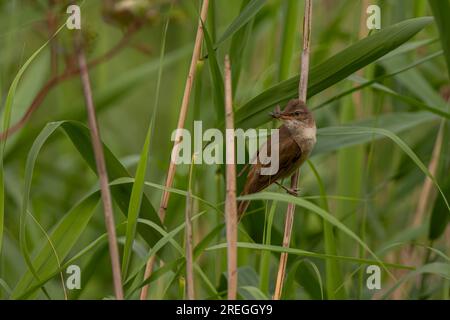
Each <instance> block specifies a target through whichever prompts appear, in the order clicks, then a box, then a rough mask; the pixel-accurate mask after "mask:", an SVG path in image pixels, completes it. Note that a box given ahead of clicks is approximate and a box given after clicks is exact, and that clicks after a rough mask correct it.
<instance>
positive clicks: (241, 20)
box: [215, 0, 266, 47]
mask: <svg viewBox="0 0 450 320" xmlns="http://www.w3.org/2000/svg"><path fill="white" fill-rule="evenodd" d="M265 3H266V0H251V1H250V3H249V4H247V6H245V8H244V9H243V10H241V12H240V14H239V16H238V17H236V18H235V19H234V20H233V22H231V24H230V25H229V26H228V28H227V29H226V30H225V32H224V33H223V34H222V36H221V37H220V38H219V40H218V41H217V42H216V45H215V46H216V47H218V46H219V45H221V44H222V43H223V42H224V41H226V40H227V39H228V38H229V37H231V36H232V35H233V34H235V33H236V32H237V31H239V30H240V29H241V28H242V27H244V26H245V25H246V24H247V23H248V22H249V21H250V20H251V19H252V18H253V17H254V16H255V15H256V14H257V13H258V12H259V10H261V8H262V7H263V6H264V4H265Z"/></svg>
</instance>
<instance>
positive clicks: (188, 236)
mask: <svg viewBox="0 0 450 320" xmlns="http://www.w3.org/2000/svg"><path fill="white" fill-rule="evenodd" d="M195 158H196V154H195V153H194V155H193V156H192V162H191V169H190V170H189V171H190V172H189V187H188V192H187V195H186V210H185V226H186V227H185V228H186V229H185V243H186V244H185V246H186V248H185V252H186V293H187V299H188V300H195V286H194V257H193V256H194V254H193V250H194V249H193V245H192V221H191V219H192V178H193V173H194V164H195Z"/></svg>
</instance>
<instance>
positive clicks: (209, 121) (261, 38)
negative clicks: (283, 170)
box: [0, 0, 450, 300]
mask: <svg viewBox="0 0 450 320" xmlns="http://www.w3.org/2000/svg"><path fill="white" fill-rule="evenodd" d="M11 3H12V2H11ZM48 3H49V2H47V1H41V2H40V4H39V6H34V5H33V4H32V3H31V2H30V1H16V2H15V5H14V6H13V5H11V4H9V2H5V3H4V4H2V5H1V6H0V26H1V27H2V30H4V32H3V33H2V34H1V35H0V43H1V45H2V56H1V58H0V97H4V100H2V109H1V110H0V111H1V112H2V129H3V131H4V130H5V129H6V128H8V127H11V125H14V124H15V123H17V121H18V119H20V118H21V117H22V116H23V115H24V113H25V112H27V108H28V107H30V106H29V105H28V104H30V103H32V102H33V101H34V100H35V99H36V98H37V100H39V103H38V104H37V105H34V106H33V107H34V108H35V110H34V112H33V113H32V114H31V117H30V118H29V119H28V120H27V121H26V123H25V126H23V127H22V128H21V129H20V130H18V132H16V133H14V134H10V135H9V136H8V140H7V141H6V139H3V140H2V141H0V299H61V298H63V297H64V295H63V290H62V288H61V287H62V285H61V275H62V277H63V278H64V279H66V276H67V274H66V268H67V267H68V266H70V265H72V264H76V265H78V266H80V268H81V270H82V289H81V290H79V291H71V290H69V292H68V297H69V299H104V298H108V297H110V296H111V295H112V292H113V286H112V282H111V266H110V261H109V258H108V239H107V234H106V233H105V226H104V221H103V219H102V216H101V215H100V214H98V213H100V210H99V208H100V205H99V204H100V201H101V196H100V192H99V187H98V177H97V175H96V165H95V159H94V154H93V152H92V146H91V145H92V144H91V138H90V132H89V129H88V128H87V127H86V125H85V122H86V112H85V109H84V97H83V95H82V90H81V87H80V80H79V78H78V75H77V74H75V75H74V76H73V78H71V79H70V80H66V81H62V82H60V83H57V84H56V85H55V86H54V87H52V88H51V90H49V91H48V92H46V93H45V95H43V96H42V97H40V96H38V97H36V94H38V92H39V91H40V90H41V89H45V88H43V86H44V85H45V83H46V81H48V80H49V79H50V78H51V77H53V76H54V75H55V74H61V73H63V72H64V71H65V70H66V69H65V68H66V67H67V68H69V69H70V68H71V67H76V61H72V60H73V54H74V51H73V36H74V33H73V32H59V31H60V30H62V29H59V30H52V31H50V30H45V26H46V24H42V25H41V24H39V27H37V26H38V25H37V22H36V21H41V20H42V19H40V18H39V17H45V16H47V13H48V9H49V8H48V7H47V6H48V5H49V4H48ZM329 3H331V4H329ZM196 4H197V2H196ZM303 4H304V3H303V2H302V1H295V0H287V1H265V0H242V1H234V2H233V1H232V2H222V1H213V2H212V3H210V11H209V14H208V19H207V21H204V22H203V23H204V25H203V27H204V41H203V48H202V51H203V52H202V60H201V61H199V62H198V71H199V72H198V77H197V78H196V81H195V84H194V90H195V94H194V95H192V96H193V97H194V96H195V99H193V101H190V106H189V108H190V109H189V112H188V115H187V119H186V125H185V127H186V128H191V127H192V122H193V120H201V121H203V123H204V125H203V128H204V129H206V128H213V127H217V128H219V129H223V123H224V114H225V113H224V85H223V83H224V80H223V72H222V70H223V60H224V56H225V55H226V54H228V55H229V56H230V59H231V62H232V71H233V72H232V75H233V79H232V84H233V98H234V101H233V106H234V107H235V126H236V127H240V128H244V129H247V128H257V127H260V126H262V127H264V128H272V127H275V126H277V125H278V124H277V123H274V122H273V123H270V122H269V120H270V117H269V116H268V115H267V113H268V112H269V111H272V108H274V107H275V106H277V105H280V107H282V108H283V107H284V105H285V103H286V102H287V101H288V100H290V99H292V98H295V97H296V96H297V90H298V80H299V76H298V75H297V76H293V77H292V75H295V74H296V73H297V70H298V66H299V62H300V61H299V60H300V59H299V58H300V52H299V51H298V49H299V48H300V47H301V39H302V35H301V32H300V30H301V17H302V12H303V9H302V8H303ZM327 4H328V5H330V6H331V7H326V5H327ZM427 4H429V5H428V6H427ZM380 6H382V12H383V21H382V29H381V30H378V31H371V32H370V35H369V36H367V37H366V38H364V39H362V40H359V41H353V40H354V39H357V38H358V37H359V35H360V32H361V33H362V31H364V34H366V32H365V31H366V30H359V28H360V27H361V26H360V24H359V22H360V20H361V19H364V18H365V10H361V9H364V8H361V7H360V6H359V5H358V6H355V5H354V4H353V1H349V0H340V1H331V2H329V1H326V2H325V1H324V2H321V1H314V8H313V16H314V17H313V20H312V21H313V22H312V23H313V30H312V46H311V66H312V67H311V70H310V78H309V88H308V95H309V97H308V105H309V106H310V107H311V109H312V110H313V113H314V116H315V120H316V124H317V126H318V131H317V144H316V146H315V148H314V150H313V153H312V154H311V156H310V159H308V162H307V163H306V164H305V165H304V166H303V167H302V168H301V174H300V183H299V186H300V196H299V197H294V196H291V195H287V194H285V192H284V190H283V189H282V188H281V187H278V186H271V187H269V188H268V189H267V190H265V191H264V192H262V193H258V194H253V195H249V196H246V197H245V199H251V200H252V204H251V206H250V207H249V210H248V212H247V214H246V215H245V216H244V217H243V219H242V222H240V224H239V226H238V236H239V238H238V264H239V265H238V281H239V282H238V298H239V299H246V300H252V299H260V300H266V299H271V298H272V296H273V293H274V287H275V282H276V278H277V269H278V268H277V267H278V263H279V256H280V253H282V252H286V253H288V254H289V259H288V263H287V269H286V277H285V281H284V287H283V290H282V298H283V299H373V298H378V297H379V295H377V294H376V292H374V291H371V290H366V289H365V287H364V284H365V280H366V277H367V274H366V272H365V271H366V267H367V266H368V265H378V266H380V267H381V269H382V287H383V288H384V289H386V291H384V292H383V298H385V299H390V298H391V297H392V295H393V293H394V292H396V293H399V294H401V295H402V297H403V298H405V299H415V298H418V297H419V298H433V299H448V297H449V289H448V288H449V281H450V280H449V279H450V275H449V274H448V270H449V263H450V260H449V258H448V256H449V250H450V249H449V245H448V243H447V242H446V236H444V234H446V232H447V231H448V222H449V221H450V219H449V217H450V214H449V213H450V207H449V203H448V201H449V199H448V197H449V194H450V178H449V177H448V172H449V159H450V157H449V155H450V143H449V141H450V136H449V132H450V126H449V114H450V109H449V103H448V100H447V99H448V96H449V90H450V89H449V88H450V86H449V74H446V73H445V72H443V70H444V68H446V67H447V71H448V66H449V65H450V60H449V57H450V53H449V52H450V47H449V44H450V42H449V39H450V38H449V34H450V28H449V21H450V17H449V14H450V1H448V0H445V1H444V0H442V1H441V0H439V1H437V0H430V1H428V3H427V2H424V1H419V0H417V1H409V2H408V1H406V2H405V3H402V4H401V10H400V9H399V8H400V5H397V4H395V3H393V4H389V5H387V4H383V3H380ZM169 7H170V9H169ZM158 8H160V9H161V10H160V11H154V12H153V11H152V17H151V19H150V20H151V23H150V22H148V21H147V20H148V19H147V20H146V21H147V22H145V23H144V24H143V25H142V27H141V28H140V29H139V30H138V31H137V32H136V34H132V35H130V34H127V33H126V35H127V37H128V38H126V39H122V40H123V41H124V42H123V43H122V40H120V39H119V37H120V36H121V35H122V33H121V32H119V30H117V27H116V26H117V25H116V24H109V23H105V21H104V20H103V17H102V7H101V2H100V1H98V2H95V1H93V2H92V3H90V4H89V6H87V5H85V6H83V8H82V11H83V15H86V16H87V18H84V19H83V21H84V23H85V26H86V30H96V31H95V35H94V33H92V35H93V36H95V41H94V42H92V46H90V47H89V54H88V60H89V61H91V63H92V61H94V62H95V61H96V60H97V59H98V58H99V57H102V56H104V54H105V53H106V52H110V53H109V54H107V55H106V58H104V61H103V60H102V59H100V60H101V62H100V63H99V64H98V66H97V65H96V64H95V63H94V64H91V65H90V68H89V73H90V75H91V79H92V88H93V98H94V102H95V106H96V108H97V113H98V117H99V118H98V121H99V125H100V128H101V131H102V138H103V140H104V151H105V158H106V165H107V171H108V177H109V181H110V188H111V193H112V196H113V200H114V205H115V207H116V208H115V210H114V212H115V214H116V217H115V218H116V219H115V221H116V222H117V225H116V232H117V236H118V239H117V240H118V243H119V245H120V251H121V254H122V274H123V282H124V290H125V295H126V298H127V299H138V297H139V292H140V289H141V288H142V287H143V286H144V285H146V284H150V286H149V288H150V289H149V298H152V299H168V298H170V299H183V298H184V291H185V276H186V274H185V272H186V271H185V270H186V257H185V250H184V247H185V208H186V204H188V205H189V209H190V210H191V212H190V216H191V223H192V226H193V247H194V248H193V256H194V257H193V258H194V259H193V260H194V262H193V264H194V266H193V269H194V281H195V291H196V292H195V293H196V297H197V298H199V299H224V298H226V296H227V292H226V291H227V286H226V280H227V272H226V270H227V267H226V262H227V252H226V248H227V244H226V237H225V225H224V222H225V221H224V212H223V209H222V208H223V200H224V199H225V184H224V179H223V171H224V170H223V168H224V167H223V166H221V165H206V164H202V165H200V164H195V165H190V166H189V165H183V164H182V165H179V166H177V171H176V175H175V178H174V184H173V186H172V187H171V188H167V189H166V187H165V179H166V174H167V167H168V164H169V161H170V156H171V146H172V145H173V143H172V141H171V134H172V130H174V129H175V127H176V124H177V120H178V116H179V106H180V103H181V99H182V95H183V90H184V87H185V83H186V70H187V67H186V66H187V65H189V58H190V57H191V54H192V41H193V39H194V38H195V28H196V27H197V25H198V12H197V10H196V9H197V8H196V7H195V6H194V5H193V3H184V2H174V3H173V4H170V3H166V4H164V5H161V6H158ZM212 10H214V12H212ZM361 12H362V13H361ZM400 12H401V13H402V14H400ZM405 12H406V13H408V16H411V15H413V17H415V18H412V19H409V20H402V19H403V18H402V15H403V13H405ZM431 14H432V15H433V16H434V19H433V18H431V17H427V15H431ZM405 16H406V14H405ZM58 19H61V20H60V21H58V22H59V23H62V18H61V17H59V16H58ZM169 19H170V26H169V23H168V21H169ZM362 21H363V20H362ZM129 22H130V21H127V20H124V21H123V23H125V24H124V25H123V26H125V27H128V26H129ZM363 22H364V21H363ZM432 22H434V23H432ZM39 23H40V22H39ZM355 26H358V28H355ZM364 26H365V25H364V23H363V24H362V27H364ZM356 29H358V30H356ZM55 32H56V33H57V35H56V36H55V37H53V38H51V39H50V40H48V41H47V42H45V44H44V45H42V42H43V41H42V39H43V37H44V38H45V37H48V35H49V34H53V33H55ZM90 32H91V31H90ZM367 33H369V31H367ZM17 39H21V41H17ZM22 39H23V41H22ZM439 40H440V41H439ZM118 43H119V44H120V43H122V44H121V45H119V46H118V47H115V46H116V45H117V44H118ZM36 48H39V49H38V50H36ZM55 48H56V51H55ZM110 50H112V52H111V51H110ZM55 56H56V65H57V67H56V68H55V64H54V63H55V61H54V60H52V59H54V58H55ZM97 61H98V60H97ZM17 66H21V67H20V68H18V67H17ZM50 66H53V67H52V69H51V70H50ZM204 66H207V67H208V69H209V77H208V76H206V74H205V73H204V72H201V71H202V69H203V67H204ZM47 69H49V70H47ZM361 69H364V71H361V72H358V71H360V70H361ZM163 70H164V72H163ZM53 72H55V73H53ZM357 72H358V73H357ZM356 73H357V74H356ZM353 94H359V95H361V96H362V99H361V101H360V104H361V105H360V106H358V107H360V110H356V108H355V103H354V100H355V99H353V98H354V97H353V96H352V95H353ZM61 133H62V134H61ZM440 134H441V135H442V143H441V144H440V145H437V144H436V141H438V142H439V140H437V137H438V136H439V135H440ZM193 138H194V137H193ZM196 138H198V137H196ZM106 145H108V147H106ZM436 147H439V149H440V152H439V154H438V155H437V156H434V155H433V149H435V148H436ZM189 156H192V155H189ZM433 163H436V164H437V166H436V170H434V169H433V165H432V164H433ZM238 170H239V169H238ZM193 172H195V174H193ZM432 173H433V174H432ZM245 178H246V177H245V174H243V175H242V176H241V177H240V178H239V184H238V189H239V190H238V193H239V191H240V188H242V182H243V180H245ZM427 178H429V179H431V182H432V190H431V192H430V195H429V197H428V198H427V199H425V200H426V206H427V208H426V210H424V211H423V212H422V215H421V216H418V215H417V212H419V211H420V210H419V197H418V194H420V192H421V190H423V188H424V181H425V179H427ZM282 183H284V184H286V181H284V182H282ZM428 183H429V182H428ZM164 190H167V191H168V192H170V193H171V198H170V202H169V206H168V208H167V216H166V219H165V221H164V223H161V221H160V219H159V217H158V215H157V212H156V210H155V209H154V208H157V207H159V202H160V199H161V193H162V191H164ZM434 195H436V197H434ZM287 203H294V204H295V205H296V212H295V220H294V225H293V234H292V239H291V242H290V245H289V247H288V248H286V247H283V246H282V241H283V240H282V239H283V232H284V219H285V215H284V214H285V211H286V206H287ZM30 215H32V217H33V220H31V219H30V217H31V216H30ZM405 250H412V252H413V253H414V254H415V255H418V257H419V259H417V260H416V261H404V262H403V261H402V262H398V261H400V260H398V258H399V257H404V252H405ZM422 252H426V254H422ZM152 257H154V258H156V260H155V261H156V262H155V267H154V270H153V272H152V273H151V275H150V276H149V277H148V278H147V279H144V275H143V274H144V269H145V266H146V262H147V260H148V259H149V258H152ZM396 270H403V273H402V274H403V276H397V277H396V278H395V277H393V273H394V271H396ZM418 280H419V281H418ZM442 280H443V281H442ZM417 283H419V285H417ZM400 286H401V287H402V288H403V289H402V291H401V292H399V291H397V290H398V289H399V287H400ZM418 294H419V296H418Z"/></svg>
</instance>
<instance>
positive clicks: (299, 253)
mask: <svg viewBox="0 0 450 320" xmlns="http://www.w3.org/2000/svg"><path fill="white" fill-rule="evenodd" d="M260 195H262V194H260ZM255 199H256V198H255ZM237 246H238V247H239V248H243V249H252V250H266V251H272V252H278V253H283V252H287V253H289V254H293V255H297V256H302V257H310V258H317V259H335V260H340V261H346V262H352V263H357V264H374V265H377V266H384V267H387V268H395V269H405V270H415V267H412V266H405V265H401V264H396V263H388V262H383V261H381V260H371V259H366V258H357V257H347V256H332V255H327V254H323V253H316V252H311V251H306V250H301V249H294V248H287V247H282V246H274V245H270V246H269V245H263V244H258V243H249V242H238V243H237ZM226 247H227V244H226V243H221V244H217V245H214V246H212V247H209V248H207V249H206V250H207V251H213V250H221V249H226Z"/></svg>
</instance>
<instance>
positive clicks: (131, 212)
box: [122, 4, 173, 278]
mask: <svg viewBox="0 0 450 320" xmlns="http://www.w3.org/2000/svg"><path fill="white" fill-rule="evenodd" d="M172 7H173V4H172V5H171V8H170V9H169V13H168V18H167V20H166V23H165V25H164V28H163V34H162V43H161V51H160V56H159V70H158V77H157V82H156V90H155V101H154V105H153V112H152V116H151V119H150V124H149V125H148V129H147V134H146V136H145V142H144V146H143V148H142V151H141V156H140V158H139V163H138V167H137V170H136V176H135V182H134V184H133V188H132V190H131V197H130V203H129V205H128V219H127V233H126V238H125V239H126V240H125V245H124V247H123V258H122V276H123V277H124V278H125V277H126V275H127V272H128V267H129V264H130V260H131V253H132V246H133V242H134V238H135V235H136V226H137V219H138V217H139V211H140V209H141V203H142V196H143V192H144V182H145V176H146V174H147V167H148V159H149V152H150V144H151V139H152V136H153V132H154V130H155V129H154V128H155V121H156V114H157V111H158V107H159V96H160V89H161V79H162V73H163V66H164V56H165V51H166V38H167V30H168V29H169V22H170V14H171V12H172Z"/></svg>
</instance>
